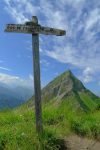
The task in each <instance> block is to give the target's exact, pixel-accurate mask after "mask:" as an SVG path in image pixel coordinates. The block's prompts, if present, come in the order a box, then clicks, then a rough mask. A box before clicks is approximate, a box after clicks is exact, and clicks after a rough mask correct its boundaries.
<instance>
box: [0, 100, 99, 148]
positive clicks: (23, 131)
mask: <svg viewBox="0 0 100 150" xmlns="http://www.w3.org/2000/svg"><path fill="white" fill-rule="evenodd" d="M70 100H72V101H73V99H70ZM43 127H44V133H43V135H42V137H40V140H39V137H38V135H37V134H36V132H35V113H34V107H32V108H29V107H27V105H23V106H21V107H20V108H17V109H14V110H9V111H7V110H6V111H3V112H0V150H18V149H20V150H64V145H63V142H64V140H63V139H64V137H65V138H66V136H67V137H68V135H71V134H73V133H74V134H75V133H76V134H79V135H81V136H87V137H91V138H96V139H98V140H100V111H99V110H97V111H95V112H91V113H85V112H83V111H81V110H80V111H79V110H78V111H75V110H74V109H73V106H72V105H71V103H69V102H68V101H66V100H65V101H62V102H61V103H60V105H57V104H56V103H55V102H53V101H52V102H51V101H50V102H48V103H47V104H43Z"/></svg>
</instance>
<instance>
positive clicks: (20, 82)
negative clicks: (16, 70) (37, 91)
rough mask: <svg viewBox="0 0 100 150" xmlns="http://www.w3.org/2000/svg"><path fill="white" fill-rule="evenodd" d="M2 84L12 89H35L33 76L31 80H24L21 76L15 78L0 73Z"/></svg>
mask: <svg viewBox="0 0 100 150" xmlns="http://www.w3.org/2000/svg"><path fill="white" fill-rule="evenodd" d="M0 82H2V83H4V84H6V85H8V86H12V87H14V86H15V87H16V86H24V87H30V88H32V87H33V78H32V76H29V78H27V79H23V78H21V77H19V76H13V75H9V74H4V73H0Z"/></svg>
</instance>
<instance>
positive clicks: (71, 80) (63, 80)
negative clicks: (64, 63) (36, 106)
mask: <svg viewBox="0 0 100 150" xmlns="http://www.w3.org/2000/svg"><path fill="white" fill-rule="evenodd" d="M75 91H76V92H81V91H85V87H84V85H83V84H82V83H81V82H80V81H79V80H78V79H77V78H75V76H74V75H73V74H72V72H71V71H67V72H64V73H63V74H61V75H60V76H58V77H57V78H55V79H54V80H53V81H51V82H50V83H49V84H48V85H47V86H46V87H45V88H44V89H43V90H42V98H44V99H45V98H46V99H48V100H49V99H51V98H53V97H57V98H59V99H62V98H63V97H64V96H65V95H70V94H72V93H73V92H75Z"/></svg>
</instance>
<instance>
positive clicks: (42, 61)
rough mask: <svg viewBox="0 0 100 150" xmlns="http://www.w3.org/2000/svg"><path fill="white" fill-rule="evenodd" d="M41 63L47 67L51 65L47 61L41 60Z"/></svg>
mask: <svg viewBox="0 0 100 150" xmlns="http://www.w3.org/2000/svg"><path fill="white" fill-rule="evenodd" d="M40 63H41V64H42V65H44V66H45V67H48V66H49V65H50V63H49V62H48V61H47V60H46V59H41V60H40Z"/></svg>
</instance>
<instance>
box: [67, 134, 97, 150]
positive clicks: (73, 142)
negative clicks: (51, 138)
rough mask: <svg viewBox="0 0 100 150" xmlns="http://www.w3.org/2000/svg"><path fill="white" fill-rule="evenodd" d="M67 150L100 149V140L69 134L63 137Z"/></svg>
mask: <svg viewBox="0 0 100 150" xmlns="http://www.w3.org/2000/svg"><path fill="white" fill-rule="evenodd" d="M65 142H66V145H67V147H68V150H100V142H98V141H95V140H91V139H87V138H82V137H79V136H77V135H71V136H70V137H68V138H66V139H65Z"/></svg>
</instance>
